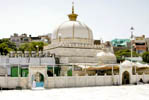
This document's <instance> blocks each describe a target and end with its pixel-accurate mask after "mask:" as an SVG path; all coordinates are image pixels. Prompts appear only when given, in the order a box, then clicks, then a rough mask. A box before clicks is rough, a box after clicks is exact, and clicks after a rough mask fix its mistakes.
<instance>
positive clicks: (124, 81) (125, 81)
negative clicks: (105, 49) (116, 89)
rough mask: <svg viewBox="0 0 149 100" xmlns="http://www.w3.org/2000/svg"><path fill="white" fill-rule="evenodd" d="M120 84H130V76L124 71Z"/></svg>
mask: <svg viewBox="0 0 149 100" xmlns="http://www.w3.org/2000/svg"><path fill="white" fill-rule="evenodd" d="M122 84H130V74H129V72H128V71H125V72H123V74H122Z"/></svg>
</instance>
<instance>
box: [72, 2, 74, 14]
mask: <svg viewBox="0 0 149 100" xmlns="http://www.w3.org/2000/svg"><path fill="white" fill-rule="evenodd" d="M72 14H74V1H73V2H72Z"/></svg>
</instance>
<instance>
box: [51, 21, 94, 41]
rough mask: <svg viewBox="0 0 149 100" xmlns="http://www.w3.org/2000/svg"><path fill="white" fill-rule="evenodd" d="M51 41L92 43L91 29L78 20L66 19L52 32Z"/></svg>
mask: <svg viewBox="0 0 149 100" xmlns="http://www.w3.org/2000/svg"><path fill="white" fill-rule="evenodd" d="M52 41H53V42H55V41H57V42H71V43H91V44H92V43H93V34H92V30H91V29H90V28H89V27H88V26H87V25H85V24H84V23H81V22H79V21H66V22H64V23H62V24H61V25H59V26H58V27H57V28H56V29H55V30H54V32H53V35H52Z"/></svg>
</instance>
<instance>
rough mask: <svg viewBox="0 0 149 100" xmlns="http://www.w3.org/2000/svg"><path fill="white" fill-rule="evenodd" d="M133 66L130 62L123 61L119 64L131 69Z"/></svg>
mask: <svg viewBox="0 0 149 100" xmlns="http://www.w3.org/2000/svg"><path fill="white" fill-rule="evenodd" d="M133 65H134V64H133V63H132V62H131V61H128V60H125V61H124V62H123V63H121V66H122V67H132V66H133Z"/></svg>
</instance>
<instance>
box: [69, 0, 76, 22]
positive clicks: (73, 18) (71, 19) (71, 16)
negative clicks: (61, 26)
mask: <svg viewBox="0 0 149 100" xmlns="http://www.w3.org/2000/svg"><path fill="white" fill-rule="evenodd" d="M77 16H78V15H77V14H75V13H74V1H73V2H72V14H69V15H68V17H69V20H70V21H76V20H77Z"/></svg>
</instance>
